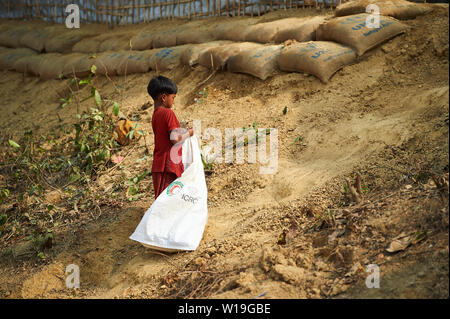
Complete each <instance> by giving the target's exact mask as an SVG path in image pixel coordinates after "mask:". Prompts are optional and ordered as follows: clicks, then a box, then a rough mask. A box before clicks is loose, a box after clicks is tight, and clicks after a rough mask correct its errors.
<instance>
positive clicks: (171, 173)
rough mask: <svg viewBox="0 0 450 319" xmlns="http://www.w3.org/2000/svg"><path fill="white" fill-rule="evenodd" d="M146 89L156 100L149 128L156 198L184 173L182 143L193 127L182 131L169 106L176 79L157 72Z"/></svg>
mask: <svg viewBox="0 0 450 319" xmlns="http://www.w3.org/2000/svg"><path fill="white" fill-rule="evenodd" d="M147 91H148V93H149V94H150V96H151V97H152V98H153V101H154V104H155V110H154V111H153V117H152V129H153V133H154V135H155V150H154V152H153V164H152V177H153V186H154V189H155V198H157V197H158V196H159V194H161V192H162V191H163V190H164V189H166V188H167V186H169V185H170V184H171V183H172V182H173V181H174V180H176V179H177V178H178V177H180V176H181V174H182V173H183V171H184V168H183V163H182V162H181V144H182V142H183V141H184V140H185V139H186V138H188V137H189V136H192V135H193V134H194V130H193V129H189V130H188V131H187V132H186V133H184V134H182V131H181V129H180V123H179V122H178V119H177V117H176V116H175V113H174V112H173V111H172V109H171V108H172V106H173V102H174V99H175V97H176V94H177V92H178V88H177V86H176V85H175V83H173V82H172V81H171V80H170V79H168V78H166V77H164V76H158V77H155V78H153V79H151V80H150V82H149V84H148V87H147Z"/></svg>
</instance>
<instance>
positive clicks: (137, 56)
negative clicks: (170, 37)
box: [116, 50, 158, 75]
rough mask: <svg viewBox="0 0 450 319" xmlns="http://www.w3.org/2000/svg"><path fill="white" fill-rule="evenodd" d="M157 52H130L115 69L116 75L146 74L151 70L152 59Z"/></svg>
mask: <svg viewBox="0 0 450 319" xmlns="http://www.w3.org/2000/svg"><path fill="white" fill-rule="evenodd" d="M157 51H158V50H143V51H132V52H130V54H129V55H128V57H127V58H125V59H123V60H122V61H121V62H120V64H119V66H118V67H117V69H116V72H117V74H118V75H126V74H134V73H147V72H148V71H150V70H151V68H152V61H153V57H154V55H155V54H156V52H157Z"/></svg>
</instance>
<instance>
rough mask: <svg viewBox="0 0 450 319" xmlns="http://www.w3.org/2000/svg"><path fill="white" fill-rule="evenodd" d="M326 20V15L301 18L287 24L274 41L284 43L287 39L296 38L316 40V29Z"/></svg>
mask: <svg viewBox="0 0 450 319" xmlns="http://www.w3.org/2000/svg"><path fill="white" fill-rule="evenodd" d="M323 22H325V17H320V16H316V17H306V18H299V19H297V20H296V21H294V22H293V23H292V24H291V25H289V24H285V25H283V27H282V28H280V29H279V30H278V31H277V32H276V33H275V35H274V37H273V39H272V40H273V42H275V43H283V42H284V41H287V40H296V41H298V42H307V41H314V40H316V30H317V28H318V27H319V25H320V24H322V23H323Z"/></svg>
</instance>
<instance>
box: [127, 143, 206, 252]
mask: <svg viewBox="0 0 450 319" xmlns="http://www.w3.org/2000/svg"><path fill="white" fill-rule="evenodd" d="M182 161H183V165H184V172H183V174H182V175H181V177H179V178H177V179H176V180H175V181H174V182H173V183H172V184H170V185H169V186H168V187H167V188H166V189H165V190H164V191H163V192H162V193H161V194H160V195H159V196H158V198H157V199H156V200H155V201H154V202H153V204H152V205H151V206H150V208H149V209H148V210H147V211H146V213H145V215H144V217H143V218H142V220H141V222H140V223H139V225H138V226H137V228H136V230H135V231H134V233H133V234H132V235H131V236H130V239H132V240H135V241H138V242H140V243H141V244H143V245H144V246H146V247H150V248H153V249H158V250H164V251H177V250H195V249H197V247H198V245H199V244H200V241H201V239H202V237H203V231H204V229H205V225H206V222H207V220H208V206H207V196H208V191H207V187H206V181H205V173H204V170H203V163H202V160H201V155H200V148H199V145H198V141H197V137H196V136H195V135H194V136H192V137H190V138H188V139H186V140H185V141H184V142H183V147H182Z"/></svg>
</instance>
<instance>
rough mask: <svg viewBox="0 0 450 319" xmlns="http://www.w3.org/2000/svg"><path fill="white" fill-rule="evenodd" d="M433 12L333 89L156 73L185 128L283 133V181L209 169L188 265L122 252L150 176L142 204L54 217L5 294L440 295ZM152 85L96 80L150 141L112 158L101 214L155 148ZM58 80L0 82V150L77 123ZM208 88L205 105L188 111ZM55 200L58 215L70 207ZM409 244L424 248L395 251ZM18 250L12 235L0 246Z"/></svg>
mask: <svg viewBox="0 0 450 319" xmlns="http://www.w3.org/2000/svg"><path fill="white" fill-rule="evenodd" d="M434 7H435V10H434V11H433V13H431V14H429V15H427V16H424V17H418V18H416V19H414V20H410V21H406V22H405V23H407V24H408V25H410V26H411V27H412V28H411V29H410V30H409V31H408V32H407V33H406V34H404V35H401V36H398V37H396V38H394V39H392V40H391V41H389V42H387V43H385V44H383V45H382V46H381V47H378V48H376V49H374V50H372V51H371V52H369V53H368V54H366V55H364V56H363V57H362V58H361V59H360V61H359V63H357V64H355V65H352V66H348V67H345V68H344V69H343V70H341V71H339V72H338V73H337V74H336V75H335V76H334V77H333V78H332V80H331V81H330V83H329V84H322V83H321V82H320V81H319V80H318V79H316V78H314V77H313V76H307V75H304V74H297V73H281V72H280V73H279V74H277V75H276V76H274V77H272V78H269V79H268V80H266V81H261V80H258V79H255V78H253V77H251V76H247V75H242V74H231V73H227V72H220V73H217V74H215V75H214V76H213V77H212V78H211V79H210V80H208V81H207V82H206V83H203V84H202V82H203V81H204V80H205V79H206V78H207V77H208V76H209V75H210V72H209V70H207V69H204V68H202V67H200V66H199V67H196V68H193V69H189V68H179V69H176V70H173V71H170V72H166V73H164V74H163V75H166V76H169V77H171V78H173V79H174V80H175V82H176V83H177V85H178V87H179V94H178V96H177V100H176V104H175V108H174V111H175V112H176V114H177V116H178V118H179V119H180V120H182V121H183V123H186V124H187V125H192V123H193V121H194V120H201V121H202V122H201V123H202V128H203V129H204V128H206V127H216V128H219V129H220V130H221V131H222V132H224V129H225V128H239V127H244V126H248V125H252V123H254V122H257V123H258V127H264V128H270V127H274V128H278V130H279V168H278V172H277V173H276V174H275V175H260V174H258V169H259V166H258V164H240V165H238V164H232V165H229V164H216V165H214V169H213V172H212V174H211V175H208V176H207V184H208V189H209V200H208V205H209V219H208V224H207V227H206V230H205V234H204V237H203V240H202V242H201V244H200V246H199V248H198V249H197V250H196V251H195V252H183V253H177V254H170V255H168V254H162V253H156V252H153V251H151V250H148V249H146V248H144V247H142V246H140V245H139V244H138V243H135V242H133V241H131V240H129V239H128V237H129V235H130V234H131V233H132V232H133V231H134V229H135V227H136V226H137V224H138V223H139V221H140V219H141V217H142V216H143V214H144V212H145V211H146V210H147V208H148V207H149V206H150V205H151V203H152V201H153V190H152V182H151V177H147V178H146V179H145V180H144V181H143V185H144V186H145V187H147V189H148V190H147V192H146V196H145V197H144V198H142V199H140V200H139V201H137V202H124V203H119V204H117V205H116V207H112V208H111V206H109V207H108V206H107V207H106V208H103V209H101V210H100V212H101V213H98V212H95V213H94V214H93V215H94V216H91V217H92V218H90V219H79V220H77V218H74V217H73V218H69V217H67V219H66V220H64V219H63V221H62V222H61V226H60V228H58V229H56V230H55V243H54V245H53V247H52V248H51V249H48V250H47V251H46V252H45V253H46V258H45V259H44V260H39V259H37V258H31V257H27V258H14V257H11V256H7V255H4V257H2V259H1V264H2V267H1V268H0V297H2V298H61V297H62V298H171V297H184V298H252V297H255V296H260V295H261V294H263V296H261V297H260V298H448V253H449V251H448V213H449V211H448V149H449V144H448V129H449V126H448V125H449V124H448V112H449V109H448V106H449V82H448V79H449V78H448V76H449V72H448V71H449V67H448V58H449V46H448V27H449V26H448V21H449V18H448V6H445V5H435V6H434ZM281 14H282V13H276V14H275V13H273V14H272V16H271V15H270V14H268V15H266V16H265V17H264V19H266V20H270V19H274V18H276V17H278V16H280V15H281ZM284 14H285V15H287V13H284ZM205 23H208V22H205ZM153 75H154V73H153V72H152V73H149V74H143V75H129V76H127V77H113V78H112V79H106V78H104V77H98V78H95V84H96V86H97V87H98V89H99V91H100V92H101V94H102V96H104V97H107V98H109V99H114V100H117V101H118V102H119V103H120V105H121V109H122V110H124V111H125V112H124V113H126V114H127V115H128V116H129V117H131V118H132V117H135V116H137V117H138V118H139V123H140V125H141V127H142V129H144V130H145V131H146V132H148V136H147V137H146V139H140V140H139V141H138V142H136V143H135V144H132V145H130V146H127V147H125V148H123V149H122V150H121V151H120V154H121V155H126V154H128V153H130V150H133V151H132V152H131V153H130V154H129V156H127V157H126V159H125V160H124V165H123V166H124V168H123V169H117V170H115V171H113V172H112V173H111V174H109V175H107V176H101V177H100V178H98V179H97V182H96V185H95V186H93V187H98V189H100V190H104V193H103V194H104V198H103V199H101V200H100V204H101V202H102V201H106V199H107V198H108V196H109V194H110V193H111V187H112V186H111V185H114V187H113V189H116V187H115V186H116V185H118V188H117V191H116V192H117V193H118V196H119V198H123V193H124V192H125V186H124V182H123V181H124V179H125V180H126V178H127V177H129V176H133V175H135V174H136V173H137V172H142V171H144V170H145V169H146V168H148V167H149V166H150V164H151V158H148V159H146V160H144V161H140V162H137V160H138V159H141V158H143V157H144V155H145V141H147V144H148V146H149V148H150V149H152V148H153V136H152V132H151V123H150V121H151V115H152V108H148V109H146V110H142V108H141V107H142V105H144V104H145V103H147V102H148V96H147V93H146V85H147V83H148V80H149V78H150V77H151V76H153ZM67 83H68V82H67V81H66V80H64V81H60V80H51V81H40V80H39V79H37V78H33V77H23V76H22V75H21V74H17V73H14V72H4V73H3V74H2V76H1V78H0V102H1V103H0V104H1V105H2V106H1V110H2V115H3V116H2V117H1V118H0V124H1V126H2V129H3V134H2V135H3V138H2V140H3V143H2V145H4V147H6V144H7V139H8V138H12V139H14V138H18V137H19V136H21V135H22V134H23V132H24V131H25V130H26V129H33V130H34V131H35V132H38V133H39V134H44V135H45V134H51V133H52V132H53V131H55V130H56V128H57V127H58V125H61V122H63V123H69V124H70V123H73V122H74V119H75V114H76V110H75V109H74V108H71V107H66V108H64V109H61V108H59V98H60V97H63V96H65V95H66V94H67ZM203 88H206V90H207V92H208V96H207V98H206V99H203V101H202V103H197V102H195V100H194V99H195V98H200V95H199V91H200V90H201V89H203ZM89 106H90V105H89V102H85V103H84V104H83V107H85V108H86V109H88V107H89ZM285 107H287V112H286V114H285V115H283V112H282V111H283V109H284V108H285ZM299 136H302V137H303V139H302V140H301V141H297V142H295V140H296V138H297V137H299ZM5 141H6V142H5ZM2 147H3V146H2ZM357 173H359V174H361V177H362V183H363V187H364V189H365V191H366V193H365V195H364V199H363V201H362V202H361V203H360V204H359V205H355V204H354V203H353V204H352V203H351V201H350V200H349V198H348V195H347V194H346V193H345V192H344V180H345V178H350V179H352V180H354V178H355V176H356V174H357ZM433 176H435V177H436V176H437V177H439V178H440V179H437V181H439V180H441V181H443V182H442V183H439V182H436V181H435V180H434V179H433ZM445 185H447V186H445ZM145 187H144V188H145ZM48 200H49V202H51V201H54V203H55V204H58V205H61V206H63V205H62V204H61V202H64V198H56V199H54V198H52V197H51V196H49V197H48ZM100 207H102V206H101V205H100ZM64 216H70V214H69V213H67V215H64ZM402 232H405V233H411V234H418V233H421V234H425V233H426V236H424V238H423V239H422V238H421V240H418V242H417V243H415V244H412V245H410V246H409V247H408V248H407V249H405V250H404V251H401V252H398V253H395V254H388V253H387V252H386V251H385V248H386V247H387V246H388V244H389V243H390V242H391V241H392V240H393V239H394V238H395V237H396V236H398V235H400V234H401V233H402ZM22 242H23V238H20V237H18V238H12V239H11V241H10V242H9V243H8V245H6V244H2V249H6V248H11V247H12V248H13V249H14V248H15V247H17V246H18V245H20V244H21V243H22ZM68 264H77V265H79V266H80V271H81V288H80V289H77V290H68V289H66V288H65V279H64V278H65V274H64V271H65V267H66V266H67V265H68ZM369 264H377V265H379V267H380V273H381V284H380V289H368V288H366V286H365V284H364V282H365V278H366V276H367V274H366V273H365V272H364V267H365V266H367V265H369Z"/></svg>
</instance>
